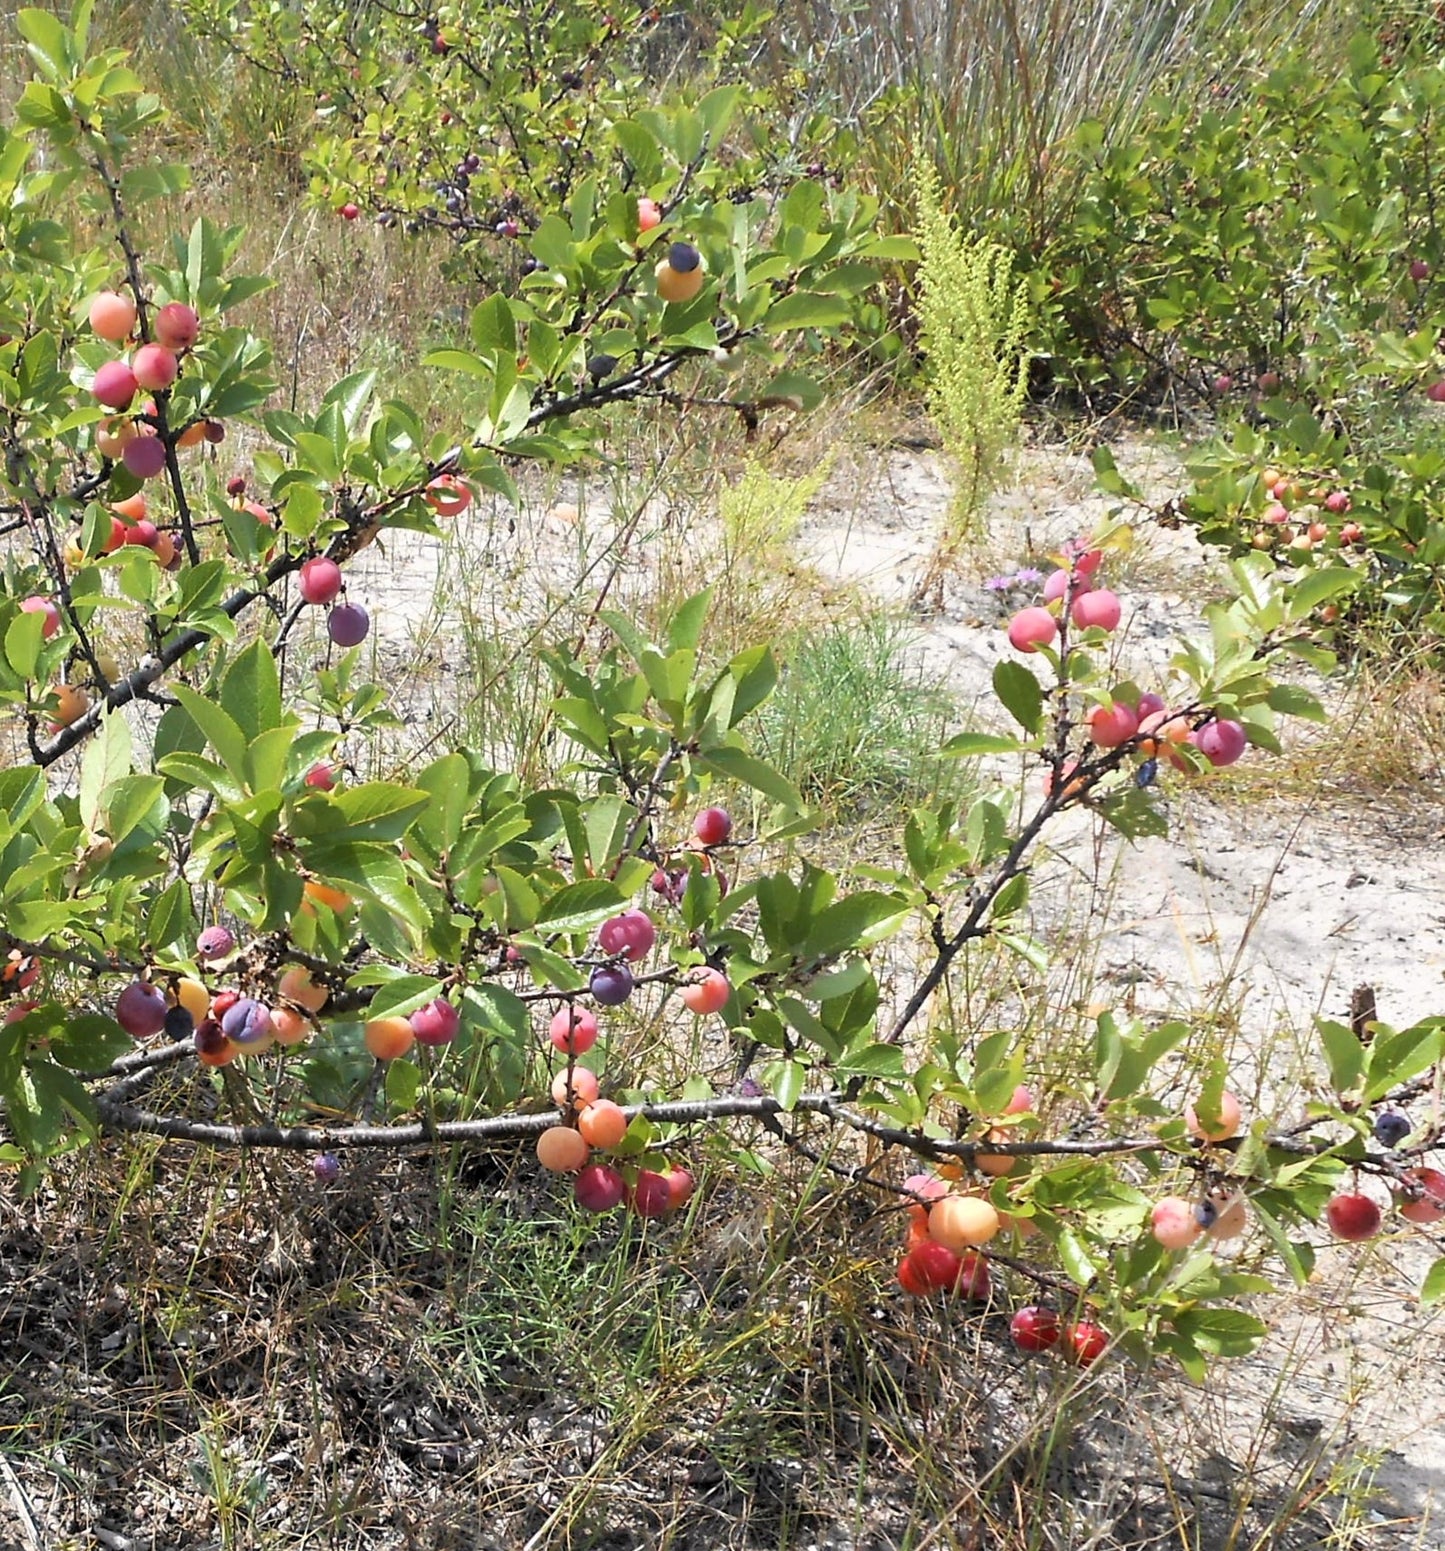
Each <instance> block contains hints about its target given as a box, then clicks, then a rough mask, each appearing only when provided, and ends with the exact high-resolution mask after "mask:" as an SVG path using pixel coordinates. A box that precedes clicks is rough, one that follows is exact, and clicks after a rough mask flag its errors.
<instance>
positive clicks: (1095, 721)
mask: <svg viewBox="0 0 1445 1551" xmlns="http://www.w3.org/2000/svg"><path fill="white" fill-rule="evenodd" d="M1086 720H1087V721H1088V726H1089V737H1090V738H1091V739H1092V740H1093V741H1094V743H1095V744H1097V745H1098V747H1099V748H1101V749H1117V748H1118V747H1119V745H1120V744H1122V743H1127V742H1128V741H1129V739H1130V738H1132V737H1133V736H1134V734H1135V733H1136V732H1138V730H1139V718H1138V716H1137V714H1136V713H1135V711H1134V708H1133V707H1132V706H1127V705H1124V704H1123V703H1122V702H1121V701H1118V700H1116V701H1115V702H1114V703H1113V705H1111V706H1099V705H1096V706H1091V707H1090V708H1089V713H1088V716H1087V718H1086Z"/></svg>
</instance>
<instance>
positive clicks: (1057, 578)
mask: <svg viewBox="0 0 1445 1551" xmlns="http://www.w3.org/2000/svg"><path fill="white" fill-rule="evenodd" d="M1102 562H1103V551H1102V550H1098V549H1091V550H1086V551H1085V552H1084V553H1082V554H1080V555H1078V556H1076V557H1074V558H1073V559H1072V560H1071V561H1070V562H1069V564H1067V565H1063V566H1060V567H1059V568H1058V569H1057V570H1055V571H1053V572H1051V573H1050V574H1049V575H1048V576H1047V577H1046V578H1045V580H1044V588H1043V602H1042V603H1039V604H1032V605H1030V606H1029V607H1027V608H1022V609H1020V610H1019V611H1018V613H1016V614H1015V615H1014V616H1013V618H1012V619H1010V620H1009V622H1008V639H1009V645H1010V646H1012V647H1013V648H1014V650H1015V651H1017V652H1024V653H1032V652H1037V651H1038V650H1039V649H1040V648H1043V647H1049V646H1052V645H1053V643H1054V641H1055V640H1056V639H1057V638H1058V634H1059V618H1060V617H1061V616H1062V615H1063V613H1064V612H1065V610H1067V612H1068V617H1069V620H1070V622H1071V623H1072V624H1073V625H1074V627H1075V628H1076V629H1079V630H1102V631H1111V630H1116V629H1117V628H1118V626H1119V621H1120V619H1121V617H1122V614H1123V607H1122V605H1121V603H1120V601H1119V597H1118V594H1117V593H1114V592H1111V591H1110V590H1109V589H1108V588H1107V587H1100V586H1098V585H1096V576H1097V573H1098V570H1099V566H1100V565H1101V563H1102ZM1195 720H1197V718H1196V717H1186V716H1184V715H1182V714H1180V713H1178V712H1173V711H1170V710H1169V708H1168V707H1167V706H1166V704H1165V703H1164V700H1163V697H1162V696H1160V695H1156V694H1152V693H1150V694H1142V695H1138V696H1133V695H1132V694H1131V698H1128V699H1117V700H1112V701H1111V702H1110V703H1108V704H1106V705H1094V706H1091V707H1090V708H1089V710H1088V712H1087V714H1086V716H1085V726H1086V728H1087V731H1088V736H1089V740H1090V742H1092V743H1093V744H1094V745H1095V747H1097V748H1101V749H1117V748H1122V747H1124V746H1125V745H1128V746H1129V747H1131V748H1132V749H1133V750H1134V751H1135V752H1137V753H1138V754H1139V755H1140V757H1141V758H1142V759H1144V760H1146V761H1154V760H1159V759H1163V760H1164V761H1165V762H1166V763H1168V764H1170V765H1172V766H1174V768H1175V769H1178V770H1185V771H1187V770H1189V769H1191V768H1192V766H1191V765H1190V762H1189V760H1188V758H1186V757H1185V756H1184V755H1183V754H1182V752H1181V748H1182V746H1184V745H1190V746H1192V747H1193V748H1194V749H1195V750H1197V751H1198V753H1199V754H1201V755H1202V756H1203V757H1204V758H1205V759H1207V760H1208V761H1209V763H1210V764H1211V765H1214V766H1216V767H1218V766H1223V765H1232V764H1234V762H1235V761H1236V760H1237V759H1239V757H1240V756H1241V755H1242V754H1243V753H1244V751H1245V749H1246V748H1247V747H1248V745H1249V738H1248V735H1247V734H1246V732H1245V729H1244V726H1243V724H1242V723H1240V722H1236V721H1233V720H1230V719H1229V718H1226V717H1219V716H1214V717H1210V718H1209V719H1208V720H1206V721H1204V722H1202V723H1201V724H1200V725H1198V726H1195V725H1194V721H1195ZM1065 774H1067V770H1066V771H1065ZM1065 790H1066V792H1067V790H1068V789H1067V787H1066V788H1065Z"/></svg>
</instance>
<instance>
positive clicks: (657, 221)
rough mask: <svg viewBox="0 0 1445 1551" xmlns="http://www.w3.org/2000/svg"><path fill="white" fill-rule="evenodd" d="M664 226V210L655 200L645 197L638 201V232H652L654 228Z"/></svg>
mask: <svg viewBox="0 0 1445 1551" xmlns="http://www.w3.org/2000/svg"><path fill="white" fill-rule="evenodd" d="M661 224H662V209H661V207H660V206H659V205H658V203H657V201H656V200H655V199H648V198H646V197H645V196H644V197H643V198H642V199H639V200H638V201H637V230H638V231H639V232H650V231H651V230H652V229H653V227H654V226H660V225H661Z"/></svg>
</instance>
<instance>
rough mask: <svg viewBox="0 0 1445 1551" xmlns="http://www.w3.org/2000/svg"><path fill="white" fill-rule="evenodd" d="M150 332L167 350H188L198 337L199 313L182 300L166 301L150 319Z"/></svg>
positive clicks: (199, 327)
mask: <svg viewBox="0 0 1445 1551" xmlns="http://www.w3.org/2000/svg"><path fill="white" fill-rule="evenodd" d="M151 332H152V333H153V334H154V335H155V338H156V343H157V344H158V345H163V346H164V347H165V348H166V349H167V350H174V351H176V352H177V353H179V352H180V351H182V350H189V349H190V348H191V346H192V345H193V344H195V342H196V340H197V339H198V338H199V337H200V333H201V319H200V315H199V314H198V313H197V312H196V310H195V308H194V307H187V306H186V304H185V303H184V302H167V303H166V305H165V306H164V307H162V308H161V309H160V311H159V312H158V313H156V315H155V318H154V319H153V320H152V324H151Z"/></svg>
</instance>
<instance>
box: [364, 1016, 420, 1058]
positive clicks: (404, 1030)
mask: <svg viewBox="0 0 1445 1551" xmlns="http://www.w3.org/2000/svg"><path fill="white" fill-rule="evenodd" d="M361 1039H362V1043H363V1044H364V1045H365V1046H366V1048H367V1049H368V1050H369V1051H370V1052H371V1054H372V1055H374V1056H375V1057H376V1059H377V1060H378V1061H395V1060H396V1059H397V1058H398V1057H399V1056H404V1055H405V1054H406V1053H407V1051H408V1050H410V1049H411V1047H412V1046H413V1045H414V1044H416V1034H415V1032H414V1031H413V1030H412V1026H411V1024H409V1023H408V1022H407V1021H406V1019H405V1018H372V1019H371V1020H370V1021H369V1022H368V1023H367V1025H366V1027H365V1028H364V1029H363V1030H362V1034H361Z"/></svg>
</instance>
